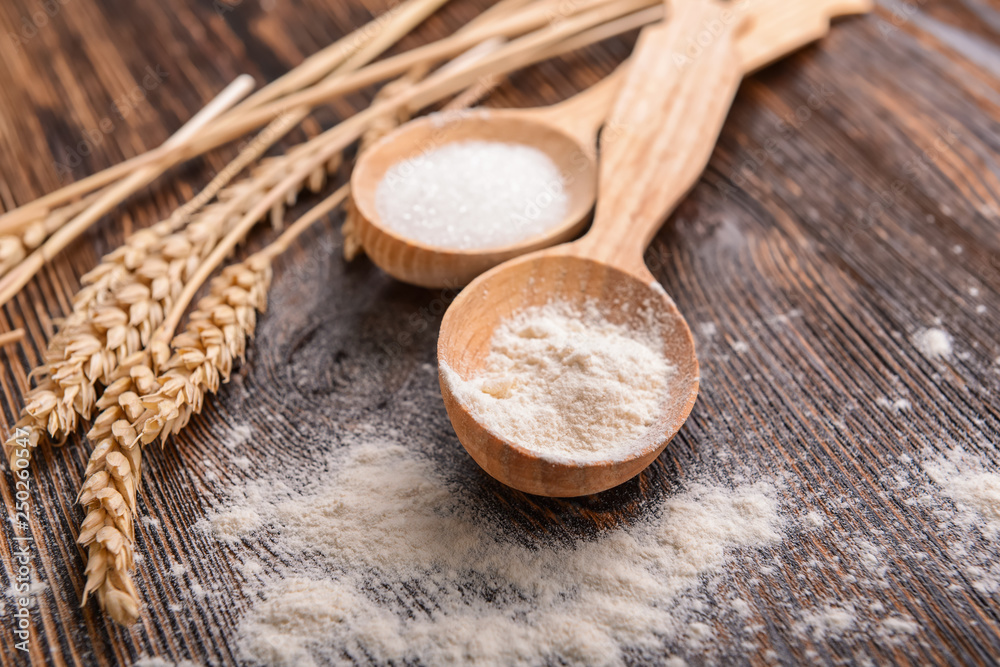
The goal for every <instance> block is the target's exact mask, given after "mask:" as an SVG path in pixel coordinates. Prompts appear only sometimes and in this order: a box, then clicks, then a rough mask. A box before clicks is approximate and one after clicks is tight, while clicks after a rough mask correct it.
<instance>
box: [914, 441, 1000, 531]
mask: <svg viewBox="0 0 1000 667" xmlns="http://www.w3.org/2000/svg"><path fill="white" fill-rule="evenodd" d="M923 468H924V470H926V471H927V474H928V475H929V476H930V478H931V479H932V480H934V482H935V483H936V484H938V485H939V486H940V487H941V488H942V490H944V492H945V493H946V494H947V495H948V496H949V497H951V499H952V500H954V501H955V503H956V505H957V507H958V510H959V512H960V516H959V521H960V522H961V523H963V524H964V525H966V526H971V525H980V526H981V528H982V529H983V530H984V531H985V532H986V533H988V534H989V535H991V536H997V535H1000V472H997V471H991V470H987V469H986V468H985V466H984V465H983V462H982V460H981V459H980V458H979V457H977V456H975V455H972V454H969V453H967V452H966V451H965V450H964V449H963V448H962V447H955V448H954V449H951V450H949V451H947V452H945V453H944V454H941V455H939V456H937V457H933V458H931V459H930V460H928V461H925V462H924V464H923ZM984 519H985V523H983V520H984Z"/></svg>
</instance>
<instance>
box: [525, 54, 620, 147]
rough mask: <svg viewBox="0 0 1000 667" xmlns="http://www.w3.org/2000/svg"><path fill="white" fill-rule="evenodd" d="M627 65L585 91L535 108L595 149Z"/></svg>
mask: <svg viewBox="0 0 1000 667" xmlns="http://www.w3.org/2000/svg"><path fill="white" fill-rule="evenodd" d="M626 69H627V65H621V66H619V67H618V69H616V70H615V71H614V72H612V73H611V74H609V75H608V76H606V77H604V78H603V79H601V80H600V81H598V82H597V83H595V84H594V85H593V86H591V87H590V88H588V89H586V90H585V91H583V92H582V93H577V94H576V95H574V96H573V97H571V98H569V99H568V100H565V101H563V102H560V103H559V104H554V105H552V106H550V107H543V108H541V109H538V110H537V111H535V113H537V114H538V117H540V118H541V119H543V120H545V121H546V122H548V123H551V124H552V125H554V126H556V127H558V128H559V129H560V130H562V131H563V132H565V133H566V134H568V135H570V136H571V137H573V138H574V139H576V140H577V141H578V142H580V146H581V147H587V148H590V150H591V152H593V151H594V148H595V147H594V144H595V139H596V138H597V131H598V130H599V129H600V127H601V125H603V124H604V121H605V119H606V118H607V117H608V113H609V112H610V111H611V106H612V105H613V104H614V103H615V97H616V95H617V94H618V90H619V89H620V88H621V84H622V81H623V80H624V79H625V70H626Z"/></svg>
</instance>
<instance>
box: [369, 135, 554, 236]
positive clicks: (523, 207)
mask: <svg viewBox="0 0 1000 667" xmlns="http://www.w3.org/2000/svg"><path fill="white" fill-rule="evenodd" d="M567 201H568V198H567V195H566V192H565V189H564V187H563V179H562V175H561V174H560V172H559V169H558V167H556V165H555V164H554V163H553V162H552V160H551V159H550V158H549V157H548V156H547V155H546V154H545V153H543V152H542V151H540V150H538V149H536V148H533V147H531V146H525V145H521V144H512V143H503V142H493V141H463V142H455V143H450V144H447V145H445V146H443V147H441V148H436V149H434V150H431V151H428V152H426V153H423V154H422V155H420V156H418V157H416V158H413V159H410V160H405V161H403V162H400V163H397V164H395V165H393V166H392V167H391V168H390V169H389V170H388V171H387V172H386V175H385V177H384V178H383V179H382V181H381V182H380V183H379V185H378V188H377V189H376V192H375V208H376V210H377V211H378V215H379V218H380V219H381V222H382V224H383V226H385V227H386V228H387V229H390V230H392V231H395V232H396V233H398V234H399V235H401V236H403V237H405V238H407V239H410V240H413V241H417V242H419V243H424V244H427V245H431V246H435V247H439V248H449V249H454V250H478V249H485V248H499V247H503V246H507V245H511V244H514V243H518V242H520V241H524V240H526V239H529V238H532V237H534V236H538V235H539V234H542V233H544V232H546V231H548V230H549V229H552V228H553V227H554V226H556V225H557V224H558V223H559V222H561V221H562V220H563V218H564V217H565V215H566V210H567Z"/></svg>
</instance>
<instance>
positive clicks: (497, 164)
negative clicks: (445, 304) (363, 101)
mask: <svg viewBox="0 0 1000 667" xmlns="http://www.w3.org/2000/svg"><path fill="white" fill-rule="evenodd" d="M869 8H870V2H869V0H816V1H815V2H809V3H800V2H789V1H788V0H749V3H748V4H747V8H746V10H745V12H744V13H745V14H746V15H747V16H749V17H750V20H751V23H750V25H749V26H748V28H749V29H747V30H745V31H743V33H741V34H740V35H738V36H736V49H737V51H738V52H739V54H740V62H741V73H742V74H743V75H746V74H748V73H750V72H753V71H756V70H758V69H760V68H761V67H763V66H765V65H767V64H769V63H771V62H773V61H774V60H777V59H778V58H780V57H782V56H785V55H787V54H788V53H790V52H792V51H795V50H797V49H799V48H801V47H802V46H805V45H806V44H808V43H810V42H812V41H815V40H817V39H819V38H821V37H823V36H824V35H825V34H826V33H827V32H828V31H829V26H830V20H831V18H832V17H835V16H840V15H845V14H851V13H858V12H862V11H867V10H868V9H869ZM647 11H649V10H647ZM730 15H732V12H731V11H730V12H729V13H728V14H727V16H730ZM668 20H669V21H672V20H673V19H672V18H671V19H668ZM627 67H628V64H627V63H626V65H623V66H622V67H621V68H619V70H618V71H616V72H615V73H614V74H612V75H611V76H609V77H607V78H605V79H604V80H602V81H601V82H599V83H597V84H596V85H594V86H592V87H591V88H589V89H588V90H586V91H584V92H582V93H580V94H578V95H576V96H575V97H572V98H570V99H569V100H566V101H564V102H562V103H559V104H556V105H553V106H549V107H540V108H534V109H476V110H472V111H456V112H444V113H438V114H432V115H429V116H424V117H421V118H418V119H416V120H413V121H410V122H409V123H406V124H404V125H402V126H401V127H400V128H398V129H397V130H395V131H394V132H392V133H390V134H389V135H387V136H386V137H384V138H383V139H382V140H381V141H379V142H377V143H376V144H374V145H373V146H371V147H370V148H369V149H368V150H367V151H365V152H364V154H362V155H361V157H359V159H358V162H357V165H356V166H355V168H354V172H353V174H352V176H351V190H352V196H353V197H354V202H355V204H356V206H357V208H358V211H359V213H360V214H361V216H360V217H361V220H360V221H359V222H360V224H359V230H358V232H359V235H360V238H361V240H362V245H363V246H364V248H365V252H366V253H367V254H368V256H369V257H370V258H371V260H372V261H373V262H374V263H375V264H376V265H377V266H379V267H380V268H381V269H382V270H384V271H385V272H386V273H388V274H390V275H392V276H393V277H395V278H398V279H399V280H402V281H404V282H408V283H412V284H415V285H420V286H423V287H458V286H462V285H466V284H468V283H469V282H470V281H471V280H472V279H473V278H475V277H476V276H478V275H479V274H481V273H483V272H484V271H486V270H488V269H490V268H492V267H494V266H496V265H498V264H501V263H503V262H505V261H507V260H509V259H512V258H514V257H518V256H520V255H524V254H526V253H528V252H531V251H534V250H539V249H541V248H548V247H551V246H553V245H556V244H559V243H563V242H565V241H568V240H570V239H572V238H574V237H575V236H577V235H578V234H579V233H580V231H582V230H583V228H584V226H585V225H586V223H587V219H588V215H589V213H590V211H591V210H592V208H593V205H594V197H595V193H596V190H597V188H596V183H597V158H596V143H597V133H598V131H599V130H600V128H601V126H602V125H603V124H604V121H605V119H606V117H607V114H608V111H609V109H610V107H611V104H612V102H613V101H614V99H615V94H616V93H617V91H618V87H619V84H620V82H621V80H622V78H623V75H624V73H625V72H624V70H625V69H627ZM611 129H612V131H613V130H614V128H611ZM477 188H478V191H483V190H486V191H487V192H485V193H482V195H481V196H477V195H476V194H474V193H476V192H477ZM501 191H502V192H504V193H506V198H504V197H502V196H501V195H499V194H498V193H499V192H501ZM440 193H447V194H440ZM517 196H520V197H521V199H519V200H517V201H516V202H515V201H514V200H515V199H516V197H517ZM491 197H492V198H494V199H496V200H497V201H494V202H493V203H492V204H490V203H487V202H485V201H484V200H487V199H490V198H491ZM435 199H437V203H435V201H434V200H435ZM470 199H471V200H472V201H469V200H470ZM435 205H437V206H438V207H439V210H438V212H437V215H436V216H435V215H434V213H433V212H431V211H430V210H429V209H430V208H431V207H434V206H435ZM477 205H479V208H478V212H477V214H476V215H473V214H469V213H465V214H463V213H462V209H463V208H468V209H470V210H477V209H476V207H477ZM420 206H424V207H425V211H426V213H425V214H424V216H423V217H424V218H425V219H424V220H422V221H421V220H420V218H421V214H420V213H419V212H415V211H414V210H412V209H414V208H418V207H420ZM429 220H430V226H429V227H426V228H421V226H420V225H421V224H422V223H423V224H426V223H428V221H429ZM470 222H471V223H474V224H469V223H470ZM456 239H460V240H463V241H466V243H464V244H463V243H456V242H455V241H456ZM459 245H462V247H458V246H459Z"/></svg>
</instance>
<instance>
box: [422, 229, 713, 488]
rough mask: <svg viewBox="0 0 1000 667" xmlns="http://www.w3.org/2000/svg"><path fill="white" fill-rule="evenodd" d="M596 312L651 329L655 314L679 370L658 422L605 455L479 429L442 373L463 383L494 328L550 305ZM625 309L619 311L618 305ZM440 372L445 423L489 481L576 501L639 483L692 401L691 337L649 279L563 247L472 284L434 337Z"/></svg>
mask: <svg viewBox="0 0 1000 667" xmlns="http://www.w3.org/2000/svg"><path fill="white" fill-rule="evenodd" d="M588 300H589V301H591V302H593V303H595V305H597V306H598V309H599V312H600V313H601V315H602V317H604V318H606V319H608V320H610V321H611V322H616V323H619V324H626V326H629V327H630V328H634V329H636V330H639V331H648V329H647V328H646V326H648V323H649V320H647V319H645V316H646V315H645V314H644V313H642V312H640V310H641V309H640V308H637V304H643V308H644V309H645V310H646V311H647V313H648V312H649V310H650V309H651V310H652V314H653V317H654V320H655V324H656V327H657V331H656V334H657V335H658V336H659V338H660V339H661V342H662V344H663V347H662V348H661V349H660V351H662V352H663V353H664V355H665V356H666V358H667V361H668V362H669V363H671V364H672V365H673V366H674V367H675V371H674V373H672V374H671V376H670V379H668V381H667V387H668V389H669V390H668V392H667V394H666V396H665V397H664V398H663V401H662V403H661V406H660V413H659V414H658V416H657V417H656V420H655V421H654V423H653V424H652V425H650V426H649V427H648V428H647V429H646V431H645V432H644V433H643V434H642V435H641V436H640V437H639V438H637V439H635V440H633V441H631V442H628V443H623V444H620V445H618V446H616V448H615V449H614V450H613V451H612V452H610V453H609V454H608V455H607V456H604V457H595V458H590V457H589V456H588V457H584V458H582V459H581V458H574V457H572V456H567V455H563V454H549V453H544V452H540V451H538V450H536V449H532V448H530V447H526V446H524V445H522V444H518V443H517V442H513V441H511V440H510V439H508V438H506V437H504V436H503V435H502V434H500V433H496V432H494V431H493V430H491V428H490V427H489V426H487V425H486V424H484V423H483V422H482V421H481V420H480V419H479V418H478V417H476V415H475V414H473V412H472V410H470V408H469V407H468V406H466V405H465V404H464V403H463V402H462V401H461V400H460V399H459V398H458V396H456V394H455V392H454V391H453V390H452V386H451V384H450V380H449V378H448V373H449V372H453V373H455V374H457V375H458V377H460V378H462V379H464V380H469V379H470V378H472V377H474V375H475V373H476V372H477V371H478V370H479V369H480V368H481V367H482V364H483V363H485V361H486V357H487V356H488V354H489V351H490V348H491V341H492V338H493V334H494V332H495V331H496V328H497V327H498V326H499V325H500V324H501V323H502V322H503V321H505V320H506V319H508V318H509V317H512V316H515V315H516V314H517V313H519V312H523V311H524V310H525V309H527V308H531V307H534V306H540V305H544V304H546V303H550V302H552V301H563V302H568V303H569V304H570V305H571V306H577V307H580V306H582V305H583V304H584V303H585V302H586V301H588ZM616 303H620V304H630V305H629V307H627V308H615V307H614V304H616ZM438 362H439V368H438V374H439V380H440V384H441V394H442V396H443V398H444V403H445V407H446V409H447V411H448V416H449V418H450V419H451V422H452V425H453V426H454V428H455V432H456V433H457V434H458V437H459V441H460V442H461V443H462V446H463V447H464V448H465V449H466V451H468V452H469V454H470V455H471V456H472V458H473V459H475V461H476V462H477V463H478V464H479V466H480V467H482V468H483V469H484V470H485V471H486V472H487V473H488V474H489V475H490V476H492V477H494V478H495V479H497V480H499V481H500V482H503V483H504V484H506V485H507V486H510V487H513V488H515V489H518V490H520V491H524V492H526V493H532V494H536V495H542V496H549V497H576V496H583V495H589V494H593V493H599V492H601V491H605V490H607V489H610V488H613V487H615V486H618V485H620V484H622V483H624V482H626V481H628V480H629V479H631V478H633V477H635V476H636V475H638V474H639V473H640V472H642V470H643V469H645V468H646V467H648V466H649V464H650V463H652V461H653V460H654V459H655V458H656V457H657V456H659V455H660V454H661V453H662V452H663V450H664V449H665V448H666V446H667V445H668V444H669V443H670V441H671V440H672V439H673V438H674V436H676V434H677V433H678V432H679V431H680V429H681V427H682V426H683V424H684V423H685V421H686V420H687V417H688V416H689V415H690V413H691V410H692V409H693V407H694V404H695V401H696V399H697V396H698V390H699V383H700V371H699V365H698V359H697V356H696V354H695V344H694V337H693V336H692V334H691V330H690V328H689V327H688V325H687V322H686V320H685V319H684V316H683V315H682V314H681V313H680V311H679V310H678V308H677V306H676V304H675V303H674V301H673V299H671V298H670V296H669V295H667V293H666V292H665V291H663V289H662V288H661V287H660V286H659V285H658V284H655V282H654V281H651V280H647V279H646V277H645V276H637V275H635V274H633V273H631V272H629V271H624V270H622V269H619V268H616V267H614V266H611V265H608V264H604V263H601V262H600V261H596V260H593V259H590V258H586V257H580V256H576V255H573V254H571V253H570V252H567V249H566V248H565V247H560V248H555V249H549V250H543V251H541V252H535V253H531V254H529V255H526V256H524V257H520V258H517V259H515V260H512V261H511V262H508V263H506V264H504V265H503V266H500V267H496V268H494V269H492V270H490V271H488V272H486V273H485V274H483V275H482V276H479V277H478V278H476V279H475V280H474V281H473V282H472V283H471V284H470V285H469V286H468V287H466V288H465V290H463V291H462V293H461V294H459V296H458V297H457V298H456V299H455V301H454V302H453V303H452V304H451V306H450V307H449V308H448V311H447V312H446V313H445V316H444V320H443V321H442V323H441V333H440V336H439V338H438Z"/></svg>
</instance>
